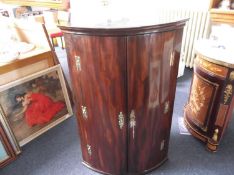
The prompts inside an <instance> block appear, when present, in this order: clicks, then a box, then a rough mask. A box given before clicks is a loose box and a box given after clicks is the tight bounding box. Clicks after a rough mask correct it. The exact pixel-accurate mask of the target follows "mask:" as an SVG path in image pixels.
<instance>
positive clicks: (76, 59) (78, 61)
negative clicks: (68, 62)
mask: <svg viewBox="0 0 234 175" xmlns="http://www.w3.org/2000/svg"><path fill="white" fill-rule="evenodd" d="M75 62H76V69H77V70H78V71H81V63H80V56H75Z"/></svg>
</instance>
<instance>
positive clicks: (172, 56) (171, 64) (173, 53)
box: [170, 51, 175, 67]
mask: <svg viewBox="0 0 234 175" xmlns="http://www.w3.org/2000/svg"><path fill="white" fill-rule="evenodd" d="M174 61H175V52H174V51H172V52H171V57H170V66H171V67H172V66H174Z"/></svg>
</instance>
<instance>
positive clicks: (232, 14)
mask: <svg viewBox="0 0 234 175" xmlns="http://www.w3.org/2000/svg"><path fill="white" fill-rule="evenodd" d="M210 17H211V21H212V22H218V23H228V24H234V10H223V9H216V8H213V9H211V10H210Z"/></svg>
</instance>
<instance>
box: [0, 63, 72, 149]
mask: <svg viewBox="0 0 234 175" xmlns="http://www.w3.org/2000/svg"><path fill="white" fill-rule="evenodd" d="M0 105H1V108H2V111H3V114H4V116H5V118H6V121H7V122H8V124H9V127H10V128H11V130H12V132H13V134H14V136H15V138H16V140H17V142H18V143H19V146H23V145H25V144H26V143H28V142H30V141H31V140H33V139H35V138H36V137H38V136H39V135H41V134H42V133H44V132H46V131H47V130H49V129H50V128H52V127H54V126H56V125H57V124H59V123H61V122H62V121H64V120H65V119H67V118H69V117H70V116H72V114H73V113H72V108H71V104H70V100H69V97H68V93H67V89H66V85H65V81H64V77H63V73H62V70H61V66H60V65H57V66H54V67H51V68H48V69H46V70H43V71H40V72H37V73H35V74H32V75H30V76H27V77H24V78H22V79H19V80H16V81H14V82H12V83H8V84H6V85H3V86H0Z"/></svg>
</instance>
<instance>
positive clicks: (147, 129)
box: [127, 29, 182, 173]
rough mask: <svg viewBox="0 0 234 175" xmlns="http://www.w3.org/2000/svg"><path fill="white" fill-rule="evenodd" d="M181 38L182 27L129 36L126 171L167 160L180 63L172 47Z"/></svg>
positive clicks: (142, 169)
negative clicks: (174, 29)
mask: <svg viewBox="0 0 234 175" xmlns="http://www.w3.org/2000/svg"><path fill="white" fill-rule="evenodd" d="M181 37H182V29H181V30H180V29H179V30H176V31H168V32H162V33H151V34H144V35H136V36H129V37H128V40H127V48H128V49H127V50H128V53H127V58H128V61H127V67H128V116H129V126H128V143H129V145H128V157H129V159H128V171H129V172H131V173H137V172H138V173H139V172H142V173H144V172H148V171H151V170H153V169H154V168H156V167H157V166H159V165H161V164H162V163H163V162H164V161H165V160H167V152H168V143H169V136H170V127H171V118H172V113H173V105H174V96H175V88H176V76H177V71H178V64H179V53H177V52H176V48H175V47H176V46H178V47H180V44H181V43H177V42H178V41H179V40H178V39H177V38H180V40H181ZM177 40H178V41H177ZM178 44H179V45H178ZM177 49H178V48H177ZM179 50H180V48H179Z"/></svg>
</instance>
